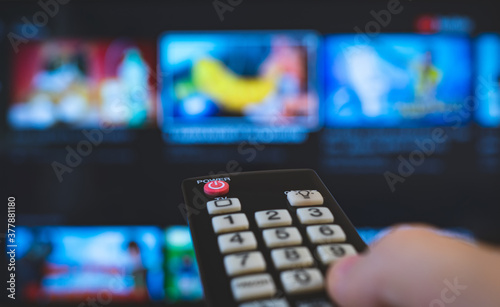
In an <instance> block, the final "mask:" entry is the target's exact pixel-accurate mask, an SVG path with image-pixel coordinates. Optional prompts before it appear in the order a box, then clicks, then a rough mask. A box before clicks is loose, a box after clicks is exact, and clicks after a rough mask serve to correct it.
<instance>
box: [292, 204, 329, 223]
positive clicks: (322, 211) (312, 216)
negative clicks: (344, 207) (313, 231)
mask: <svg viewBox="0 0 500 307" xmlns="http://www.w3.org/2000/svg"><path fill="white" fill-rule="evenodd" d="M297 216H298V218H299V221H300V222H301V223H302V224H306V225H310V224H325V223H333V214H332V212H331V211H330V209H328V208H325V207H312V208H300V209H297Z"/></svg>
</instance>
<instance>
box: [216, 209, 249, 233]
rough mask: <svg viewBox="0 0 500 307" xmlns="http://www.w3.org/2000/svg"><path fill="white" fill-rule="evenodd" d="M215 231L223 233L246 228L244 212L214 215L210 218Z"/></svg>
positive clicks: (246, 222) (246, 221)
mask: <svg viewBox="0 0 500 307" xmlns="http://www.w3.org/2000/svg"><path fill="white" fill-rule="evenodd" d="M212 226H213V227H214V231H215V233H223V232H230V231H237V230H245V229H248V219H247V217H246V215H245V214H243V213H237V214H228V215H222V216H216V217H214V218H213V219H212Z"/></svg>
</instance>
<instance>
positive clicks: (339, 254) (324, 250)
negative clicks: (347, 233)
mask: <svg viewBox="0 0 500 307" xmlns="http://www.w3.org/2000/svg"><path fill="white" fill-rule="evenodd" d="M316 252H317V254H318V257H319V259H321V262H323V264H325V265H328V264H330V263H334V262H335V261H337V260H339V259H341V258H343V257H346V256H351V255H356V254H357V252H356V250H355V249H354V247H353V246H352V245H351V244H328V245H320V246H318V247H317V249H316Z"/></svg>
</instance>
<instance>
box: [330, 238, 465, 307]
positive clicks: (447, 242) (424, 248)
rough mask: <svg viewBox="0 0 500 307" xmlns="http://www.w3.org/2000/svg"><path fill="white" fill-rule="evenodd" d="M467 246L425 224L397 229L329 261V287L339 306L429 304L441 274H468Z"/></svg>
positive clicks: (414, 306) (438, 288)
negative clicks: (355, 253) (367, 247)
mask: <svg viewBox="0 0 500 307" xmlns="http://www.w3.org/2000/svg"><path fill="white" fill-rule="evenodd" d="M469 248H470V246H468V245H467V244H464V243H461V242H459V241H457V240H454V239H450V238H447V237H443V236H441V235H438V234H436V232H435V231H433V230H430V229H425V228H416V229H398V230H395V231H392V232H391V233H390V234H388V235H387V236H386V237H384V238H383V239H381V240H380V241H379V242H377V243H376V244H375V245H374V246H372V248H371V250H370V251H369V252H368V253H367V254H365V255H358V256H352V257H349V258H345V259H342V260H340V261H338V262H337V263H335V264H334V265H333V266H332V267H330V269H329V270H328V273H327V283H328V285H327V287H328V288H327V289H328V293H329V294H330V296H331V297H332V299H333V300H335V301H336V302H337V303H338V304H340V305H341V306H342V307H359V306H363V307H382V306H398V307H417V306H429V303H430V302H431V301H432V300H433V299H435V298H436V297H439V295H440V293H441V290H442V289H443V280H445V279H446V278H450V277H454V276H457V277H460V279H461V280H462V279H463V277H464V276H467V274H466V273H467V272H466V271H464V270H462V268H464V267H467V265H466V264H467V263H469V264H470V263H471V262H468V261H466V258H464V255H467V254H469V251H468V249H469Z"/></svg>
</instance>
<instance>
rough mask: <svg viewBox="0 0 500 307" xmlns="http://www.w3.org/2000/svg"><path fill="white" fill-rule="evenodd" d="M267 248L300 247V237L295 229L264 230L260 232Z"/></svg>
mask: <svg viewBox="0 0 500 307" xmlns="http://www.w3.org/2000/svg"><path fill="white" fill-rule="evenodd" d="M262 236H263V237H264V241H265V242H266V245H267V247H278V246H290V245H300V244H301V243H302V236H301V235H300V232H299V230H298V229H297V228H295V227H282V228H274V229H266V230H264V231H263V232H262Z"/></svg>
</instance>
